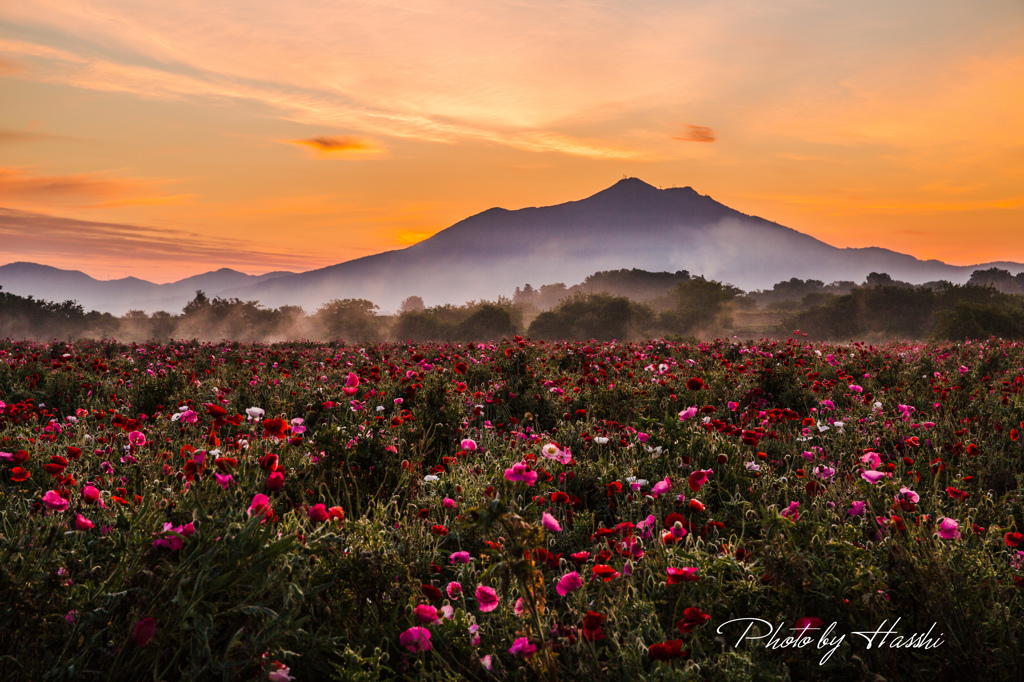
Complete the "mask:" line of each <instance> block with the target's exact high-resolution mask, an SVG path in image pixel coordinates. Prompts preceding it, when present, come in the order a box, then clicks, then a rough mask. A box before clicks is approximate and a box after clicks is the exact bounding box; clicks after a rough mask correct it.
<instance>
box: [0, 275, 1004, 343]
mask: <svg viewBox="0 0 1024 682" xmlns="http://www.w3.org/2000/svg"><path fill="white" fill-rule="evenodd" d="M1022 283H1024V278H1022V277H1021V275H1017V276H1013V275H1011V274H1010V273H1009V272H1008V271H1006V270H1000V269H998V268H990V269H988V270H978V271H975V272H974V274H973V275H972V276H971V279H970V281H969V282H968V283H967V284H963V285H956V284H951V283H949V282H945V281H940V282H929V283H927V284H923V285H912V284H909V283H907V282H900V281H898V280H894V279H893V278H892V277H890V276H889V275H887V274H885V273H871V274H870V275H868V277H867V278H866V280H865V281H864V282H863V283H861V284H855V283H854V282H833V283H831V284H825V283H823V282H821V281H818V280H813V279H812V280H800V279H797V278H793V279H790V280H788V281H785V282H779V283H778V284H776V285H775V286H774V287H773V288H772V289H768V290H761V291H753V292H744V291H742V290H740V289H738V288H737V287H734V286H732V285H730V284H726V283H722V282H718V281H715V280H709V279H705V278H704V277H702V276H699V275H698V276H692V275H690V273H688V272H686V271H679V272H675V273H667V272H665V273H651V272H645V271H642V270H617V271H610V272H599V273H595V274H594V275H592V276H591V277H588V278H587V280H586V281H584V282H583V283H581V284H578V285H575V286H573V287H566V286H565V285H564V284H561V283H557V284H549V285H544V286H542V287H540V288H539V289H534V288H533V287H531V286H530V285H529V284H527V285H526V286H525V287H523V288H521V289H520V288H517V289H516V291H515V293H514V294H513V296H512V297H511V298H505V297H502V298H499V299H498V300H496V301H471V302H468V303H465V304H463V305H460V306H456V305H451V304H446V305H436V306H431V307H428V306H426V305H425V303H424V301H423V299H422V298H421V297H419V296H410V297H409V298H407V299H406V300H405V301H404V302H403V303H402V305H401V307H400V309H399V310H398V311H396V313H395V314H391V315H388V314H382V313H381V312H380V310H379V308H378V306H377V305H376V304H374V303H373V302H372V301H368V300H364V299H335V300H332V301H330V302H328V303H325V304H324V305H322V306H320V307H319V308H318V309H317V310H316V311H315V312H312V313H307V312H306V311H305V310H303V308H301V307H299V306H281V307H279V308H267V307H264V306H262V305H261V304H259V303H258V302H256V301H242V300H239V299H237V298H230V299H226V298H216V297H215V298H212V299H211V298H210V297H208V296H207V295H206V294H205V293H204V292H202V291H197V292H196V295H195V297H194V298H193V299H192V300H191V301H189V302H188V304H186V305H185V307H184V308H183V309H182V311H181V312H180V313H178V314H172V313H168V312H165V311H160V312H155V313H152V314H148V313H146V312H143V311H139V310H132V311H129V312H128V313H126V314H125V315H122V316H120V317H118V316H114V315H111V314H110V313H99V312H96V311H89V312H86V311H85V310H84V309H83V307H82V306H81V305H80V304H78V303H76V302H74V301H64V302H63V303H55V302H50V301H44V300H40V299H35V298H33V297H31V296H27V297H25V296H18V295H15V294H11V293H7V292H3V291H0V336H3V337H10V338H36V339H61V340H67V341H70V340H74V339H77V338H83V337H91V338H118V339H123V340H128V341H145V340H150V339H155V340H159V341H166V340H169V339H172V338H174V339H200V340H221V339H232V340H237V341H248V342H252V341H268V342H272V341H285V340H297V339H307V340H311V341H336V340H344V341H347V342H353V343H363V342H379V341H403V340H409V341H427V340H437V341H451V342H470V341H481V340H489V339H498V338H503V337H508V336H512V335H515V334H522V335H524V336H529V337H531V338H535V339H545V340H559V339H594V340H599V341H607V340H612V339H620V340H633V339H640V338H651V337H705V338H706V337H714V336H726V335H734V334H737V335H746V336H788V335H789V334H791V333H792V332H793V330H800V332H801V333H802V334H805V335H807V336H808V337H809V338H813V339H818V340H833V341H837V340H850V339H868V340H878V341H882V340H886V339H892V338H899V339H908V340H910V339H916V340H926V339H935V340H962V339H968V338H987V337H989V336H996V337H1001V338H1013V339H1018V338H1024V293H1022V292H1024V286H1021V284H1022Z"/></svg>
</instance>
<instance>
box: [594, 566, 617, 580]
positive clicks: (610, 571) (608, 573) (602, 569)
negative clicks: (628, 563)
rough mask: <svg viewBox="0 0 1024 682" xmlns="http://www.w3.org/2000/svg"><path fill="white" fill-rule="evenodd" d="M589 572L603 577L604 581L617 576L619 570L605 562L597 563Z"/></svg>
mask: <svg viewBox="0 0 1024 682" xmlns="http://www.w3.org/2000/svg"><path fill="white" fill-rule="evenodd" d="M591 573H592V574H593V575H594V576H596V577H599V578H603V579H604V581H605V582H608V581H609V580H611V579H613V578H618V577H619V572H618V571H616V570H615V569H614V568H612V567H611V566H608V565H607V564H597V565H596V566H594V568H592V569H591Z"/></svg>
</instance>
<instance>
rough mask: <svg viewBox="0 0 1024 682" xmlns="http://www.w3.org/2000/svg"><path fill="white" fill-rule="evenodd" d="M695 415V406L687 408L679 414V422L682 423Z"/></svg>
mask: <svg viewBox="0 0 1024 682" xmlns="http://www.w3.org/2000/svg"><path fill="white" fill-rule="evenodd" d="M695 414H697V406H696V405H694V406H693V407H688V408H686V409H685V410H683V411H682V412H680V413H679V421H681V422H684V421H686V420H687V419H689V418H690V417H692V416H693V415H695Z"/></svg>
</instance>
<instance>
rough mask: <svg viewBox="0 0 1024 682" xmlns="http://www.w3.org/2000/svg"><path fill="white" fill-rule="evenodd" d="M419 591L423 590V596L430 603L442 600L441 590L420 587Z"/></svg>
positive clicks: (432, 587)
mask: <svg viewBox="0 0 1024 682" xmlns="http://www.w3.org/2000/svg"><path fill="white" fill-rule="evenodd" d="M420 589H421V590H423V596H425V597H426V598H427V599H429V600H430V601H441V600H442V599H443V598H444V594H442V593H441V590H439V589H437V588H436V587H434V586H433V585H420Z"/></svg>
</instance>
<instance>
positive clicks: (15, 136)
mask: <svg viewBox="0 0 1024 682" xmlns="http://www.w3.org/2000/svg"><path fill="white" fill-rule="evenodd" d="M0 75H3V74H2V73H0ZM66 139H68V138H67V137H66V136H64V135H54V134H52V133H40V132H36V131H34V130H12V129H10V128H0V144H6V143H8V142H45V141H50V140H66Z"/></svg>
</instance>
